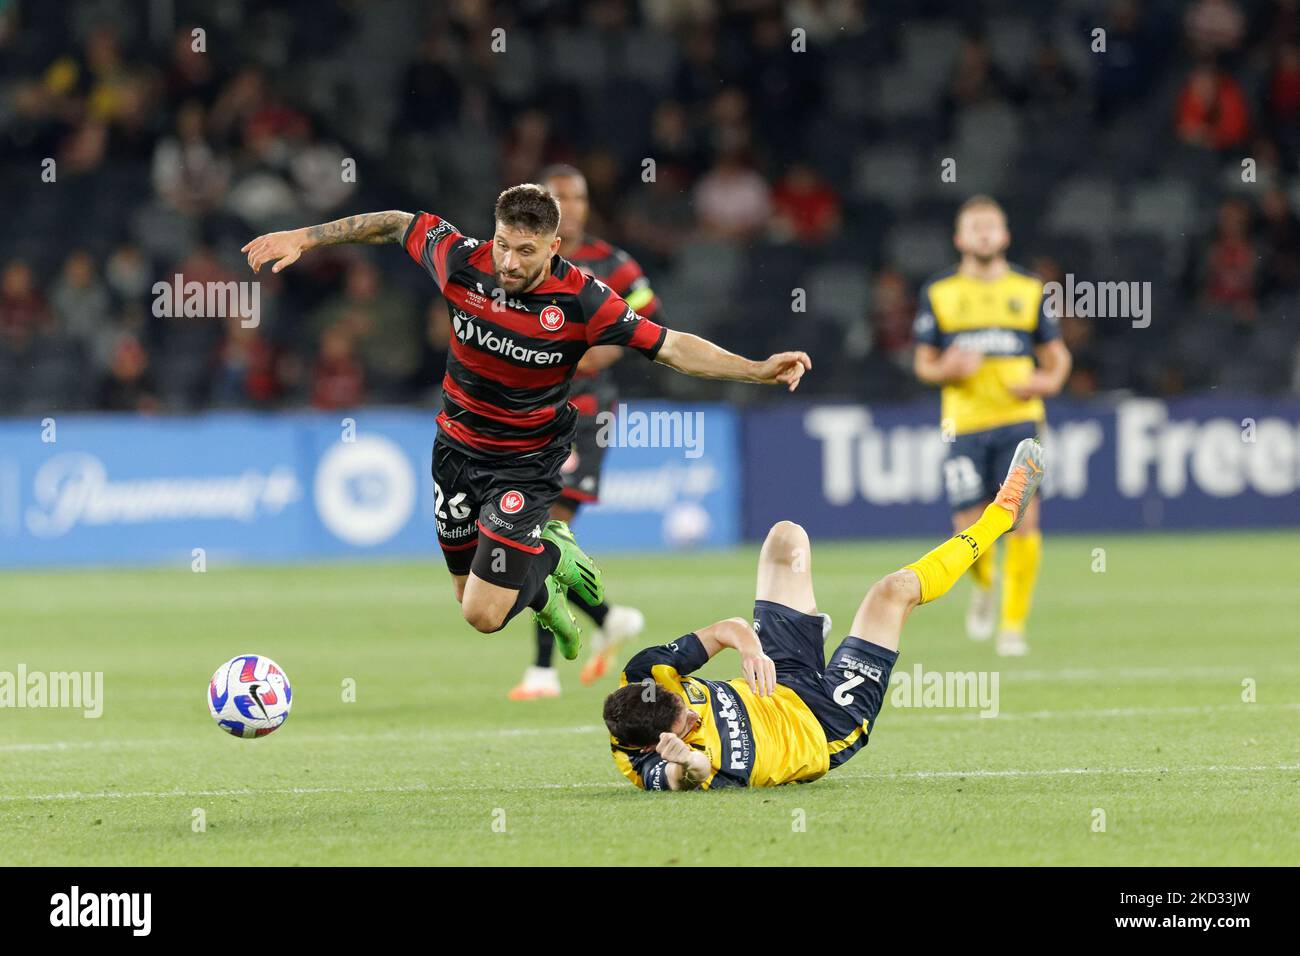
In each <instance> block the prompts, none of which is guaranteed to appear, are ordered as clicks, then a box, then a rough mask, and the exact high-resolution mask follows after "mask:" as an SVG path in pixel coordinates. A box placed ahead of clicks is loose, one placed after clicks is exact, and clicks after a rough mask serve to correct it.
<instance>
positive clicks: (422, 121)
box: [397, 28, 461, 136]
mask: <svg viewBox="0 0 1300 956" xmlns="http://www.w3.org/2000/svg"><path fill="white" fill-rule="evenodd" d="M402 91H403V95H402V108H401V113H400V114H399V116H398V120H397V122H398V128H399V129H401V130H402V131H404V132H408V133H414V134H417V135H424V136H428V135H431V134H434V133H438V132H440V131H442V130H444V129H447V128H449V127H452V126H455V125H456V121H457V119H458V118H459V116H460V108H461V85H460V84H459V83H458V82H457V79H456V74H455V66H454V56H453V54H452V44H451V39H450V37H448V36H447V34H446V31H445V30H443V29H441V28H438V29H433V30H430V31H429V32H428V34H427V35H426V36H425V39H424V43H423V44H421V46H420V53H419V57H418V59H416V61H415V62H414V63H412V64H411V65H410V66H409V67H407V69H406V76H405V77H404V79H403V81H402Z"/></svg>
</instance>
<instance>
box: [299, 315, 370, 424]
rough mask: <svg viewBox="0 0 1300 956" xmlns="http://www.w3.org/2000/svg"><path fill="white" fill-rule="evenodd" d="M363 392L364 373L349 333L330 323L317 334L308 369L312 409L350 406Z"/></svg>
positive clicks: (357, 400)
mask: <svg viewBox="0 0 1300 956" xmlns="http://www.w3.org/2000/svg"><path fill="white" fill-rule="evenodd" d="M364 394H365V372H364V370H363V369H362V367H361V363H360V362H358V361H357V360H356V357H355V356H354V354H353V348H352V332H351V331H350V330H349V329H348V328H347V327H346V326H344V325H334V326H331V327H330V328H328V329H326V330H325V334H324V335H322V336H321V343H320V353H319V354H318V355H317V357H316V364H315V367H314V368H313V369H312V381H311V403H312V405H313V406H315V407H316V408H321V409H338V408H354V407H356V406H357V405H360V404H361V401H362V398H363V397H364Z"/></svg>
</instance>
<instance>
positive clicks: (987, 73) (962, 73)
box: [945, 36, 1014, 112]
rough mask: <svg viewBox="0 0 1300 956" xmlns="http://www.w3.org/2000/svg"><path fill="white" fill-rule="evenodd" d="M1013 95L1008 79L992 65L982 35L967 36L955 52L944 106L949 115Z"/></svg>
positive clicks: (991, 57) (990, 55)
mask: <svg viewBox="0 0 1300 956" xmlns="http://www.w3.org/2000/svg"><path fill="white" fill-rule="evenodd" d="M1013 95H1014V90H1013V87H1012V83H1011V80H1010V79H1009V78H1008V77H1007V75H1006V74H1005V73H1003V72H1002V70H1001V69H999V68H998V66H997V65H996V64H995V63H994V62H993V56H992V53H991V52H990V51H989V45H988V42H987V41H986V40H985V39H984V38H983V37H982V36H967V37H966V38H965V39H963V40H962V43H961V49H960V50H959V51H958V53H957V64H956V67H955V68H954V69H953V74H952V79H951V81H949V84H948V96H947V99H946V101H945V105H946V107H947V109H948V111H949V112H956V111H960V110H963V109H965V108H967V107H970V106H975V105H977V104H979V103H984V102H988V101H990V100H1000V99H1008V98H1010V97H1011V96H1013Z"/></svg>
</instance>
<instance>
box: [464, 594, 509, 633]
mask: <svg viewBox="0 0 1300 956" xmlns="http://www.w3.org/2000/svg"><path fill="white" fill-rule="evenodd" d="M460 612H461V614H462V615H464V617H465V620H466V622H468V623H469V626H470V627H472V628H474V630H476V631H478V632H479V633H480V634H493V633H495V632H496V631H499V630H501V628H502V627H504V626H505V614H504V613H502V612H501V611H500V610H499V609H497V608H495V607H492V606H491V605H487V604H483V603H481V602H473V601H472V602H468V603H465V602H463V603H462V604H461V606H460Z"/></svg>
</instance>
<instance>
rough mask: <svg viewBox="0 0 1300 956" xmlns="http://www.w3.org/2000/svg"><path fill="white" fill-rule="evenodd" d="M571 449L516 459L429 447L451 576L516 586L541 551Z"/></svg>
mask: <svg viewBox="0 0 1300 956" xmlns="http://www.w3.org/2000/svg"><path fill="white" fill-rule="evenodd" d="M568 454H569V447H568V446H567V445H557V446H555V447H553V448H547V449H544V450H542V451H540V452H536V453H535V454H531V455H525V456H523V457H520V458H509V459H504V460H502V459H482V458H473V457H471V456H469V455H467V454H465V453H464V452H463V451H460V450H458V449H455V448H452V447H450V446H449V445H445V444H443V443H442V442H440V441H435V442H434V444H433V491H434V501H435V504H436V508H437V524H438V544H439V545H441V547H442V554H443V557H444V558H446V560H447V569H448V570H449V571H451V573H452V574H469V572H470V570H471V568H472V569H473V571H474V573H475V574H477V575H478V576H479V577H481V578H483V579H485V580H487V581H491V582H492V583H493V584H499V585H501V586H502V587H509V588H514V589H518V588H519V586H520V585H521V584H522V583H523V581H524V576H525V573H526V569H527V563H528V560H529V559H531V558H532V557H533V556H535V555H538V554H540V553H541V551H542V537H541V535H542V526H543V525H544V524H546V521H547V519H548V518H549V517H550V510H551V505H552V503H554V501H555V499H556V498H557V497H559V494H560V488H561V481H560V467H561V466H562V465H563V464H564V460H565V458H567V457H568Z"/></svg>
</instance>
